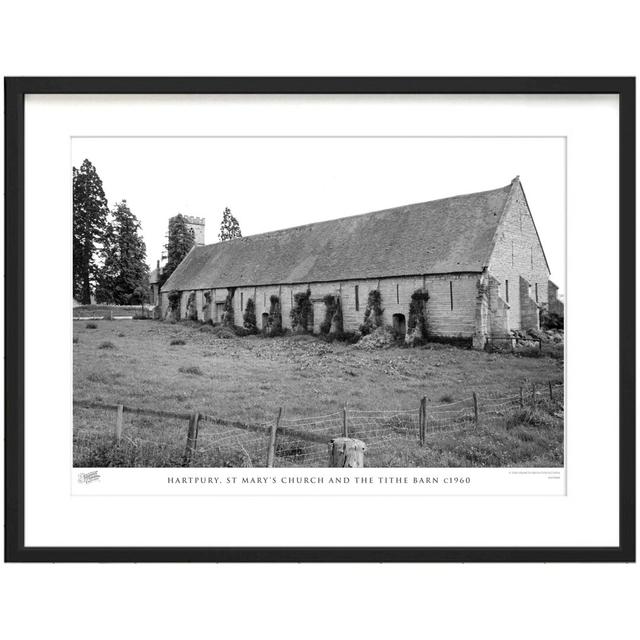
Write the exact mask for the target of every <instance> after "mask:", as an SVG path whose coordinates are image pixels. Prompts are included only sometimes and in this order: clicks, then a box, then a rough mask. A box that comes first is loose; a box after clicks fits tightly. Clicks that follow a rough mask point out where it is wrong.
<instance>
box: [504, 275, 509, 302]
mask: <svg viewBox="0 0 640 640" xmlns="http://www.w3.org/2000/svg"><path fill="white" fill-rule="evenodd" d="M504 295H505V300H506V301H507V302H509V281H508V280H505V281H504Z"/></svg>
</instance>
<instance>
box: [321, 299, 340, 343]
mask: <svg viewBox="0 0 640 640" xmlns="http://www.w3.org/2000/svg"><path fill="white" fill-rule="evenodd" d="M322 301H323V302H324V305H325V315H324V320H323V321H322V322H321V323H320V333H324V334H325V335H326V334H328V333H340V334H341V333H343V324H342V305H341V304H340V297H339V296H334V295H327V296H325V297H324V298H323V299H322Z"/></svg>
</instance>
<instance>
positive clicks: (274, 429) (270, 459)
mask: <svg viewBox="0 0 640 640" xmlns="http://www.w3.org/2000/svg"><path fill="white" fill-rule="evenodd" d="M281 419H282V407H280V409H279V410H278V417H277V418H276V421H275V422H274V423H273V424H272V425H271V435H270V436H269V448H268V449H267V467H273V463H274V461H275V459H276V435H277V434H278V427H279V426H280V420H281Z"/></svg>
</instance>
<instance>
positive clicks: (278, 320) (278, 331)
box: [266, 296, 282, 336]
mask: <svg viewBox="0 0 640 640" xmlns="http://www.w3.org/2000/svg"><path fill="white" fill-rule="evenodd" d="M269 303H270V304H269V317H268V318H267V331H266V332H267V335H269V336H279V335H282V311H281V308H280V298H279V297H278V296H271V297H270V298H269Z"/></svg>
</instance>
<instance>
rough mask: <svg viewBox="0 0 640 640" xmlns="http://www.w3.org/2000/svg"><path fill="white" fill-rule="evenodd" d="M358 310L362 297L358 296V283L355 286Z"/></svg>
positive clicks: (358, 309)
mask: <svg viewBox="0 0 640 640" xmlns="http://www.w3.org/2000/svg"><path fill="white" fill-rule="evenodd" d="M355 296H356V311H360V297H359V296H358V285H356V286H355Z"/></svg>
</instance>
